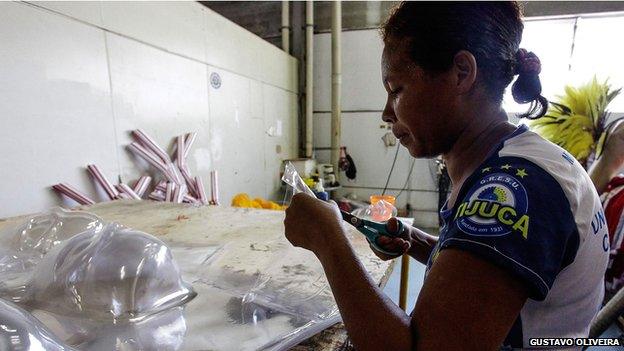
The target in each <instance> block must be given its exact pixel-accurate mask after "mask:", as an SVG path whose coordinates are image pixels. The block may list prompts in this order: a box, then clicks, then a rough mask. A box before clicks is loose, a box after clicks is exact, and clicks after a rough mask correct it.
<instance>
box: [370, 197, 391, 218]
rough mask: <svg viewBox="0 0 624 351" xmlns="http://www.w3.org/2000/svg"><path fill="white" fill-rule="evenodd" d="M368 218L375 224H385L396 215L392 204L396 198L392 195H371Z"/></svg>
mask: <svg viewBox="0 0 624 351" xmlns="http://www.w3.org/2000/svg"><path fill="white" fill-rule="evenodd" d="M370 201H371V206H370V209H371V210H370V216H371V219H372V220H374V221H377V222H385V221H387V220H389V219H390V218H391V217H392V216H393V215H396V207H394V203H395V201H396V198H395V197H394V196H392V195H371V197H370Z"/></svg>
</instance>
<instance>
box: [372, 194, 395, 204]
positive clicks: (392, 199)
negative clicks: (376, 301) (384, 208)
mask: <svg viewBox="0 0 624 351" xmlns="http://www.w3.org/2000/svg"><path fill="white" fill-rule="evenodd" d="M379 200H384V201H386V202H389V203H390V205H392V206H394V203H395V201H396V198H395V197H394V196H392V195H371V196H370V203H371V205H375V204H376V203H377V201H379Z"/></svg>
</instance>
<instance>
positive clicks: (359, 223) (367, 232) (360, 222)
mask: <svg viewBox="0 0 624 351" xmlns="http://www.w3.org/2000/svg"><path fill="white" fill-rule="evenodd" d="M340 212H341V213H342V219H344V220H345V221H347V222H349V224H351V225H352V226H354V227H355V228H356V229H357V230H358V231H359V232H361V233H362V234H364V236H366V240H368V242H369V243H370V244H371V245H372V246H373V247H374V248H375V250H377V251H379V252H382V253H385V254H386V255H392V256H394V255H398V254H399V252H388V251H386V250H384V249H382V248H381V247H379V245H377V239H378V238H379V237H380V236H382V235H385V236H391V237H396V236H398V235H399V233H401V232H402V231H403V223H402V222H401V221H397V222H398V227H397V230H396V231H392V232H391V231H390V230H389V229H388V224H387V223H379V222H373V221H368V220H365V219H362V218H359V217H356V216H354V215H352V214H350V213H349V212H346V211H342V210H341V211H340Z"/></svg>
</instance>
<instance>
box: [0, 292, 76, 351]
mask: <svg viewBox="0 0 624 351" xmlns="http://www.w3.org/2000/svg"><path fill="white" fill-rule="evenodd" d="M0 350H3V351H74V349H73V348H71V347H69V346H67V345H64V344H63V342H62V341H60V340H59V339H58V338H57V337H56V335H54V334H52V332H50V331H49V330H48V329H47V328H46V327H45V326H44V325H43V323H41V322H40V321H39V320H38V319H36V318H35V317H33V315H31V314H30V313H28V312H27V311H25V310H23V309H21V308H19V307H18V306H17V305H15V304H12V303H10V302H7V301H4V300H0Z"/></svg>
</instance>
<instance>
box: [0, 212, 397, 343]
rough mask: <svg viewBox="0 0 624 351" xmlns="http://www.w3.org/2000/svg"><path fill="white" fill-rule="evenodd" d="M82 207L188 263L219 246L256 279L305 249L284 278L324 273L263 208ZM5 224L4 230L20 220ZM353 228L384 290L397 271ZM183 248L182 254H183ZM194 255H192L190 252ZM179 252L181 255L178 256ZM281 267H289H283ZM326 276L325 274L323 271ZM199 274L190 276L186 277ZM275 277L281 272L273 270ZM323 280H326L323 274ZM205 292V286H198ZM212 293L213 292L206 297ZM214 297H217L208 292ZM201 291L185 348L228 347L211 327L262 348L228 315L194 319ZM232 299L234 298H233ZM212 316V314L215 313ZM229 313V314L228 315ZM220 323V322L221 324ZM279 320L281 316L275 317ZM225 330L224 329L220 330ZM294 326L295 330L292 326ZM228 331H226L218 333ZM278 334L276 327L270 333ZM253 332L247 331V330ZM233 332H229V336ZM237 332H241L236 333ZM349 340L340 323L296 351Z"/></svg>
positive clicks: (235, 267) (232, 264) (234, 266)
mask: <svg viewBox="0 0 624 351" xmlns="http://www.w3.org/2000/svg"><path fill="white" fill-rule="evenodd" d="M78 209H80V210H84V211H88V212H91V213H94V214H96V215H98V216H100V217H101V218H102V219H104V220H105V221H114V222H118V223H120V224H123V225H125V226H127V227H130V228H134V229H137V230H140V231H143V232H146V233H150V234H152V235H154V236H156V237H158V238H159V239H161V240H163V241H164V242H165V243H167V244H168V245H170V246H171V247H172V251H173V254H174V258H176V260H178V258H179V259H181V260H184V259H188V257H185V256H190V255H185V254H184V250H200V249H201V248H210V247H220V248H221V251H225V252H226V253H227V255H225V256H223V257H222V258H221V261H224V262H221V263H220V264H221V265H222V267H225V268H226V269H228V270H231V272H236V274H242V275H240V276H253V274H258V273H257V270H258V267H263V266H266V265H267V264H268V263H269V262H271V261H275V260H279V259H282V258H281V257H279V256H280V255H282V254H283V253H284V252H285V251H284V250H290V251H289V252H292V250H301V252H300V253H299V252H298V253H297V256H298V257H300V261H299V264H297V265H295V266H292V267H297V269H282V270H279V271H278V273H277V274H279V275H281V276H280V277H278V278H279V279H280V280H285V281H290V280H295V279H302V277H303V276H310V275H311V274H314V272H318V271H319V267H320V264H319V263H318V260H317V259H316V257H315V256H314V255H313V254H311V253H310V252H307V251H305V250H303V249H291V248H290V244H289V243H288V242H287V241H286V239H285V237H284V227H283V220H284V212H283V211H270V210H260V209H246V208H233V207H227V206H202V207H193V206H189V205H183V204H173V203H165V202H152V201H133V200H118V201H111V202H105V203H99V204H95V205H92V206H82V207H79V208H78ZM18 220H19V219H15V220H5V221H0V229H2V228H3V227H5V226H7V225H10V224H11V223H14V222H15V221H18ZM347 227H348V228H349V232H348V237H349V239H350V240H351V242H352V245H353V247H354V249H355V251H356V253H357V255H358V257H359V259H360V260H361V262H362V264H363V265H364V267H365V268H366V270H367V271H368V272H369V273H370V274H371V276H372V278H373V280H374V281H375V282H377V283H378V284H379V285H380V286H381V287H383V286H384V285H385V283H386V281H387V279H388V278H389V275H390V273H391V271H392V267H393V264H392V262H384V261H381V260H380V259H378V258H377V257H376V256H375V255H374V254H373V253H372V251H371V250H370V248H369V245H368V243H367V241H366V239H365V238H364V236H363V235H361V234H360V233H359V232H357V231H356V230H355V229H354V228H352V227H350V226H347ZM185 248H186V249H185ZM181 250H182V251H181ZM190 252H191V251H189V253H190ZM176 254H177V255H176ZM282 268H287V267H284V266H282ZM202 269H203V267H202V266H201V265H198V271H197V272H190V273H189V272H184V270H183V272H182V275H183V278H184V279H185V280H186V281H189V282H193V281H195V280H196V279H197V278H198V277H201V276H202V274H204V272H201V271H200V270H202ZM321 272H322V271H321ZM193 274H194V275H196V276H194V277H190V276H187V275H193ZM273 274H276V273H275V272H273ZM323 279H324V276H323ZM193 286H194V287H195V288H196V290H201V287H196V284H195V283H193ZM205 295H208V294H204V296H205ZM209 295H210V297H211V298H214V294H212V293H211V294H209ZM201 297H202V293H201V291H199V294H198V297H196V298H195V299H194V300H192V301H191V302H190V303H189V304H188V305H187V307H186V312H185V316H186V317H187V330H186V336H185V338H186V339H189V340H190V339H194V340H193V341H189V342H187V340H185V342H184V345H183V347H182V350H212V349H218V348H215V347H214V346H208V347H206V346H204V345H210V344H211V343H212V344H213V345H216V344H219V343H221V344H223V343H224V342H227V340H220V341H219V340H217V341H215V340H214V339H215V337H214V336H212V337H211V338H210V339H207V338H206V337H205V336H203V334H205V333H204V332H202V330H204V331H205V330H206V328H210V329H209V330H211V332H213V333H214V334H216V335H220V334H222V333H225V334H223V337H224V338H225V337H227V338H232V339H233V340H231V342H233V343H234V342H236V343H239V345H244V346H241V347H240V348H237V347H235V346H234V345H235V344H232V345H231V347H233V348H230V347H226V348H225V349H243V348H244V349H253V347H254V346H253V345H252V344H253V343H256V344H259V345H261V344H262V340H255V341H254V342H253V343H251V342H250V343H246V342H244V340H242V339H241V338H244V337H245V336H244V335H247V334H245V333H244V332H243V331H242V330H241V331H240V333H239V332H238V331H237V329H236V328H242V326H240V325H236V326H233V325H231V321H230V322H229V324H228V323H226V321H223V320H222V319H227V313H224V314H222V315H218V314H216V315H213V316H205V313H203V315H202V314H201V313H198V312H193V313H195V314H196V315H197V316H195V317H191V318H190V319H189V317H188V314H189V310H190V311H197V310H198V308H199V310H201V309H202V307H204V308H205V307H206V304H208V302H206V301H204V302H203V303H204V304H205V305H201V304H202V302H201ZM230 300H231V299H230ZM219 303H221V302H214V301H212V300H211V301H210V304H211V305H210V307H211V308H214V307H213V306H217V305H218V304H219ZM222 303H223V305H224V306H226V303H227V304H231V301H225V300H224V301H223V302H222ZM211 312H212V310H211ZM226 312H227V311H226ZM219 319H221V320H219ZM276 319H277V318H276ZM219 328H221V329H219ZM291 328H292V326H291ZM275 329H276V330H275V333H276V334H272V335H265V336H263V337H264V338H266V340H269V339H271V338H274V337H275V336H276V335H277V336H279V335H281V334H279V333H284V331H285V330H279V329H280V327H275ZM219 330H223V331H219ZM271 330H273V329H271ZM247 332H248V331H247ZM228 333H229V334H228ZM237 333H238V334H237ZM346 340H347V335H346V331H345V329H344V326H343V325H342V324H340V323H339V324H336V325H334V326H332V327H330V328H328V329H326V330H325V331H323V332H321V333H319V334H317V335H315V336H313V337H311V338H310V339H308V340H306V341H304V342H302V343H301V344H299V345H298V346H295V347H294V348H292V349H293V350H298V351H304V350H306V351H308V350H340V349H345V342H346Z"/></svg>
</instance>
